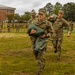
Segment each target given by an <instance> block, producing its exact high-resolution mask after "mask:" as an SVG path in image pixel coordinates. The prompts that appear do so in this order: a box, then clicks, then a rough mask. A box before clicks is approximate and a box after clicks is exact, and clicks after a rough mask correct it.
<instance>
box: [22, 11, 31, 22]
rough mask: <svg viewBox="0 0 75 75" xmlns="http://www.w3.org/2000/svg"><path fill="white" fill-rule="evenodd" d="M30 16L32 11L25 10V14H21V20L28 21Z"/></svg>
mask: <svg viewBox="0 0 75 75" xmlns="http://www.w3.org/2000/svg"><path fill="white" fill-rule="evenodd" d="M30 17H31V15H30V12H25V13H24V15H22V16H21V20H26V21H28V20H29V19H30Z"/></svg>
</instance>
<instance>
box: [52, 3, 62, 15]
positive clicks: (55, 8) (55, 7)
mask: <svg viewBox="0 0 75 75" xmlns="http://www.w3.org/2000/svg"><path fill="white" fill-rule="evenodd" d="M60 9H62V4H60V3H59V2H57V3H56V4H55V5H54V10H53V13H54V14H56V15H57V14H58V11H59V10H60Z"/></svg>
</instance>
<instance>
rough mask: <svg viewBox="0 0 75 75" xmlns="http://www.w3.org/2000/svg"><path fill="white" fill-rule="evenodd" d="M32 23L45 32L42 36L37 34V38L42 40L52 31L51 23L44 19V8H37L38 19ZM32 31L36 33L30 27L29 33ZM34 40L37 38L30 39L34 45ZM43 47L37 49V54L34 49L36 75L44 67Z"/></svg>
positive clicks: (38, 74)
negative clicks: (36, 64)
mask: <svg viewBox="0 0 75 75" xmlns="http://www.w3.org/2000/svg"><path fill="white" fill-rule="evenodd" d="M32 23H33V24H34V25H36V26H38V27H39V28H41V29H43V30H44V32H45V34H43V35H42V36H39V38H41V39H42V40H43V39H44V38H46V37H47V36H49V34H50V32H52V33H54V30H53V27H52V24H51V23H50V22H49V21H47V20H46V14H45V10H44V9H40V10H39V13H38V19H36V20H34V21H33V22H32ZM34 33H36V30H33V29H32V30H31V32H30V34H34ZM33 40H34V41H33ZM36 40H37V38H33V39H32V42H33V45H34V47H35V42H36ZM45 48H46V47H44V49H43V50H39V51H38V53H37V54H36V53H35V51H34V55H35V57H36V59H37V61H38V67H39V70H38V73H37V75H40V74H41V72H42V70H43V69H44V66H45V58H44V55H45Z"/></svg>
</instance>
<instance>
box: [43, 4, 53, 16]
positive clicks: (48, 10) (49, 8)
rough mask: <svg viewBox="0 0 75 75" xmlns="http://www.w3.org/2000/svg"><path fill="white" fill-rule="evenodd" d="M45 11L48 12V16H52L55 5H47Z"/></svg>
mask: <svg viewBox="0 0 75 75" xmlns="http://www.w3.org/2000/svg"><path fill="white" fill-rule="evenodd" d="M44 9H45V10H46V12H47V14H49V15H50V14H51V13H52V11H53V5H52V4H51V3H47V4H46V6H45V7H44Z"/></svg>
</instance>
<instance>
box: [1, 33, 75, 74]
mask: <svg viewBox="0 0 75 75" xmlns="http://www.w3.org/2000/svg"><path fill="white" fill-rule="evenodd" d="M31 46H32V45H31V41H30V38H29V37H28V35H27V34H25V33H4V34H3V33H2V34H0V75H36V73H37V70H38V67H37V61H36V60H35V58H34V55H33V50H32V47H31ZM45 58H46V66H45V69H44V71H43V73H42V74H41V75H75V34H74V33H73V34H72V35H71V37H69V38H68V37H66V34H65V35H64V40H63V44H62V57H61V60H60V61H58V60H57V54H54V52H53V47H52V44H51V41H49V43H48V50H47V52H46V57H45Z"/></svg>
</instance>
